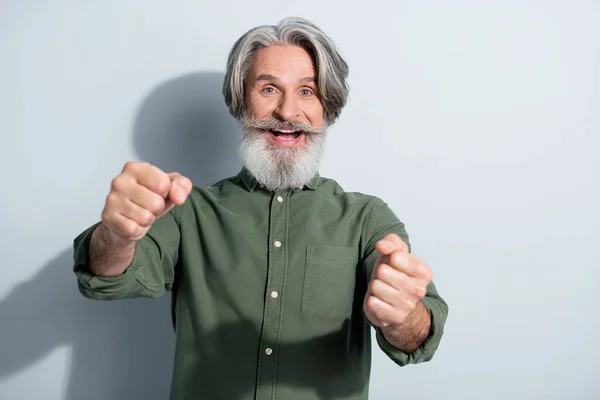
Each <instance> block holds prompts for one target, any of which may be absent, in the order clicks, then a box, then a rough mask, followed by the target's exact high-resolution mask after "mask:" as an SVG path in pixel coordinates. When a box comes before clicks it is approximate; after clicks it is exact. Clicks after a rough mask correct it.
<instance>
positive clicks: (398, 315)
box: [365, 296, 409, 326]
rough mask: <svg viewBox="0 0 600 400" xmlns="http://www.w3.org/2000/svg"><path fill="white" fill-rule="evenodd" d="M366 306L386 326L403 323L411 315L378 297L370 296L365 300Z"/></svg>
mask: <svg viewBox="0 0 600 400" xmlns="http://www.w3.org/2000/svg"><path fill="white" fill-rule="evenodd" d="M365 306H366V307H367V309H368V310H369V312H370V313H372V314H373V316H374V317H376V318H377V319H379V320H380V321H381V322H383V323H384V324H383V325H384V326H387V325H393V324H398V323H401V322H402V321H404V319H406V316H407V315H408V314H409V313H408V312H407V311H405V310H402V309H398V308H396V307H394V306H392V305H391V304H389V303H386V302H385V301H383V300H381V299H380V298H378V297H377V296H368V297H367V298H366V299H365Z"/></svg>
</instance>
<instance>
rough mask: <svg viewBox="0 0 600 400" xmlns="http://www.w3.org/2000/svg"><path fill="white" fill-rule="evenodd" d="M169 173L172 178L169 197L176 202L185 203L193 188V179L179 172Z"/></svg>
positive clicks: (178, 203)
mask: <svg viewBox="0 0 600 400" xmlns="http://www.w3.org/2000/svg"><path fill="white" fill-rule="evenodd" d="M167 175H168V176H169V178H170V179H171V189H170V190H169V195H168V199H169V200H170V201H171V202H173V203H174V204H177V205H181V204H183V203H184V202H185V199H187V197H188V195H189V194H190V192H191V190H192V181H190V180H189V179H188V178H186V177H185V176H183V175H181V174H179V173H177V172H170V173H169V174H167Z"/></svg>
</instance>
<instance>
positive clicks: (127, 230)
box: [102, 213, 146, 240]
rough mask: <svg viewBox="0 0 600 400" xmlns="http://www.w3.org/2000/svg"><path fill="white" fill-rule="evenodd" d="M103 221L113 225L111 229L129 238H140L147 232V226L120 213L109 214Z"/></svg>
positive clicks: (107, 224) (110, 225)
mask: <svg viewBox="0 0 600 400" xmlns="http://www.w3.org/2000/svg"><path fill="white" fill-rule="evenodd" d="M102 221H103V223H104V224H105V225H106V226H109V227H111V231H113V232H115V233H116V234H117V235H119V236H122V237H125V238H127V239H134V240H137V239H140V238H141V237H142V236H143V235H144V234H145V232H146V229H145V228H143V227H141V226H140V225H138V224H137V223H136V222H135V221H134V220H132V219H130V218H127V217H126V216H125V215H123V214H120V213H111V214H107V215H105V216H103V218H102Z"/></svg>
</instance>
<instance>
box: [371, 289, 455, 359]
mask: <svg viewBox="0 0 600 400" xmlns="http://www.w3.org/2000/svg"><path fill="white" fill-rule="evenodd" d="M421 301H422V302H423V305H425V308H426V309H427V312H429V317H430V318H431V327H430V329H429V335H428V336H427V338H426V339H425V340H424V341H423V344H422V345H421V346H420V347H419V348H418V349H416V350H415V351H413V352H412V353H405V352H403V351H402V350H399V349H398V348H396V347H394V346H393V345H391V344H390V343H389V342H388V341H387V339H386V338H385V336H384V334H383V332H382V330H381V328H379V327H374V329H375V334H376V339H377V344H378V345H379V348H380V349H381V350H382V351H383V352H384V353H385V354H386V355H387V356H388V357H389V358H390V359H391V360H392V361H394V362H395V363H396V364H398V365H399V366H401V367H403V366H405V365H409V364H418V363H422V362H427V361H430V360H431V359H432V358H433V355H434V354H435V351H436V350H437V348H438V346H439V343H440V340H441V338H442V334H443V329H444V320H445V318H444V317H443V315H442V314H441V313H438V312H437V311H436V310H437V307H436V304H435V300H433V299H430V298H427V297H425V298H423V299H422V300H421Z"/></svg>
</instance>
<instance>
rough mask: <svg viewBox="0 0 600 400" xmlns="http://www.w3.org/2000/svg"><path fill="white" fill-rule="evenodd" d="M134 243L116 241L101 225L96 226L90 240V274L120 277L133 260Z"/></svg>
mask: <svg viewBox="0 0 600 400" xmlns="http://www.w3.org/2000/svg"><path fill="white" fill-rule="evenodd" d="M135 243H136V242H134V241H120V240H116V239H115V238H114V237H113V236H111V234H110V232H109V231H108V229H106V227H105V226H104V225H103V224H100V225H98V227H97V228H96V229H95V230H94V232H93V233H92V237H91V240H90V249H89V269H90V272H92V273H93V274H95V275H99V276H106V277H115V276H119V275H122V274H123V272H125V270H126V269H127V267H128V266H129V264H131V261H132V260H133V256H134V252H135Z"/></svg>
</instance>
